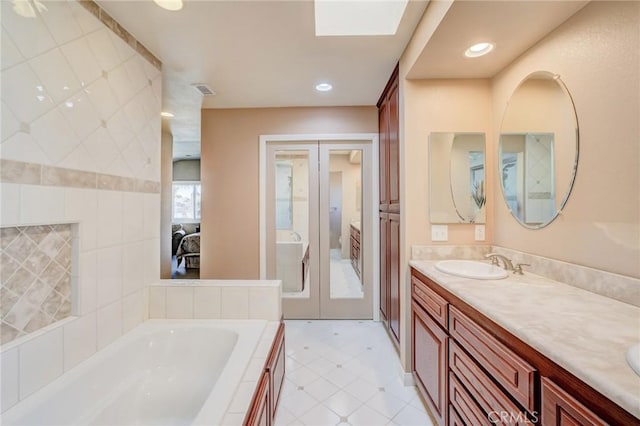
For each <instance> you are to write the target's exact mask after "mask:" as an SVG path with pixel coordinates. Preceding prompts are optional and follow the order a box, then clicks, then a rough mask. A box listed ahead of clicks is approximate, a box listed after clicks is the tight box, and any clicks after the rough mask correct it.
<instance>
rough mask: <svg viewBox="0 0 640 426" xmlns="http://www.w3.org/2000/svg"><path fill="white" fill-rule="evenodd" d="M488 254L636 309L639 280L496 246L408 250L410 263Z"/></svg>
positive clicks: (482, 258)
mask: <svg viewBox="0 0 640 426" xmlns="http://www.w3.org/2000/svg"><path fill="white" fill-rule="evenodd" d="M491 252H495V253H499V254H502V255H504V256H506V257H508V258H509V259H511V261H512V262H513V264H514V265H515V264H517V263H525V264H528V265H530V266H524V267H523V269H524V270H525V271H528V272H531V273H533V274H537V275H541V276H543V277H547V278H550V279H552V280H554V281H559V282H561V283H564V284H568V285H571V286H574V287H578V288H582V289H584V290H587V291H590V292H593V293H596V294H600V295H602V296H606V297H609V298H611V299H615V300H619V301H621V302H625V303H630V304H632V305H634V306H640V279H638V278H633V277H627V276H624V275H619V274H614V273H611V272H607V271H601V270H598V269H593V268H589V267H587V266H582V265H576V264H573V263H567V262H563V261H560V260H556V259H549V258H547V257H542V256H536V255H533V254H529V253H524V252H521V251H517V250H511V249H507V248H504V247H499V246H418V245H416V246H412V247H411V259H413V260H445V259H472V260H486V258H485V255H486V254H488V253H491Z"/></svg>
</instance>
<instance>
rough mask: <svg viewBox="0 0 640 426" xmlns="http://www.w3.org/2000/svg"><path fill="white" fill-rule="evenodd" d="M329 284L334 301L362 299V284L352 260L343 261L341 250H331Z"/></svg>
mask: <svg viewBox="0 0 640 426" xmlns="http://www.w3.org/2000/svg"><path fill="white" fill-rule="evenodd" d="M330 259H331V263H330V265H329V269H330V270H329V280H330V281H329V282H330V283H331V289H330V291H331V295H330V297H331V298H332V299H350V298H357V299H359V298H362V297H364V294H363V292H362V284H361V283H360V278H358V275H357V274H356V271H355V270H354V269H353V266H352V265H351V259H342V256H341V251H340V249H331V253H330Z"/></svg>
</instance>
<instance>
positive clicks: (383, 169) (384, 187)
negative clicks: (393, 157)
mask: <svg viewBox="0 0 640 426" xmlns="http://www.w3.org/2000/svg"><path fill="white" fill-rule="evenodd" d="M378 128H379V132H378V155H379V157H378V158H379V162H380V173H379V180H380V211H383V212H386V211H387V210H388V208H389V185H388V182H389V104H388V102H386V101H385V102H383V103H382V104H381V105H380V109H379V111H378Z"/></svg>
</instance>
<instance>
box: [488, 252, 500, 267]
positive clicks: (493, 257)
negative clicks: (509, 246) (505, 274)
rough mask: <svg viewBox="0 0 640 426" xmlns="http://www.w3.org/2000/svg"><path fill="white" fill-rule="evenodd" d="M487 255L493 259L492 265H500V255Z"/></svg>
mask: <svg viewBox="0 0 640 426" xmlns="http://www.w3.org/2000/svg"><path fill="white" fill-rule="evenodd" d="M485 257H487V258H488V259H489V260H490V261H491V264H492V265H496V266H498V265H499V262H498V256H496V255H495V254H488V255H486V256H485Z"/></svg>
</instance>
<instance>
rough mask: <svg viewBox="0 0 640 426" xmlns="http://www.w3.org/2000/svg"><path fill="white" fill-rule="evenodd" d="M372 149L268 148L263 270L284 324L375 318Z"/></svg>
mask: <svg viewBox="0 0 640 426" xmlns="http://www.w3.org/2000/svg"><path fill="white" fill-rule="evenodd" d="M371 167H372V166H371V143H370V142H369V141H362V142H359V141H345V142H340V141H330V142H329V141H312V142H310V141H301V142H286V143H278V142H270V143H268V144H267V168H266V179H267V180H266V194H267V196H266V223H267V229H266V231H267V232H266V244H267V247H266V248H267V249H266V270H267V278H269V279H279V280H281V281H282V310H283V313H284V316H285V318H305V319H317V318H323V319H371V318H372V313H373V298H372V281H373V272H372V271H373V244H372V243H373V241H372V236H371V232H370V230H371V227H372V220H373V219H372V211H371V209H370V208H368V206H371V205H372V200H371V197H372V192H373V191H372V188H371V178H370V177H371Z"/></svg>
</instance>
